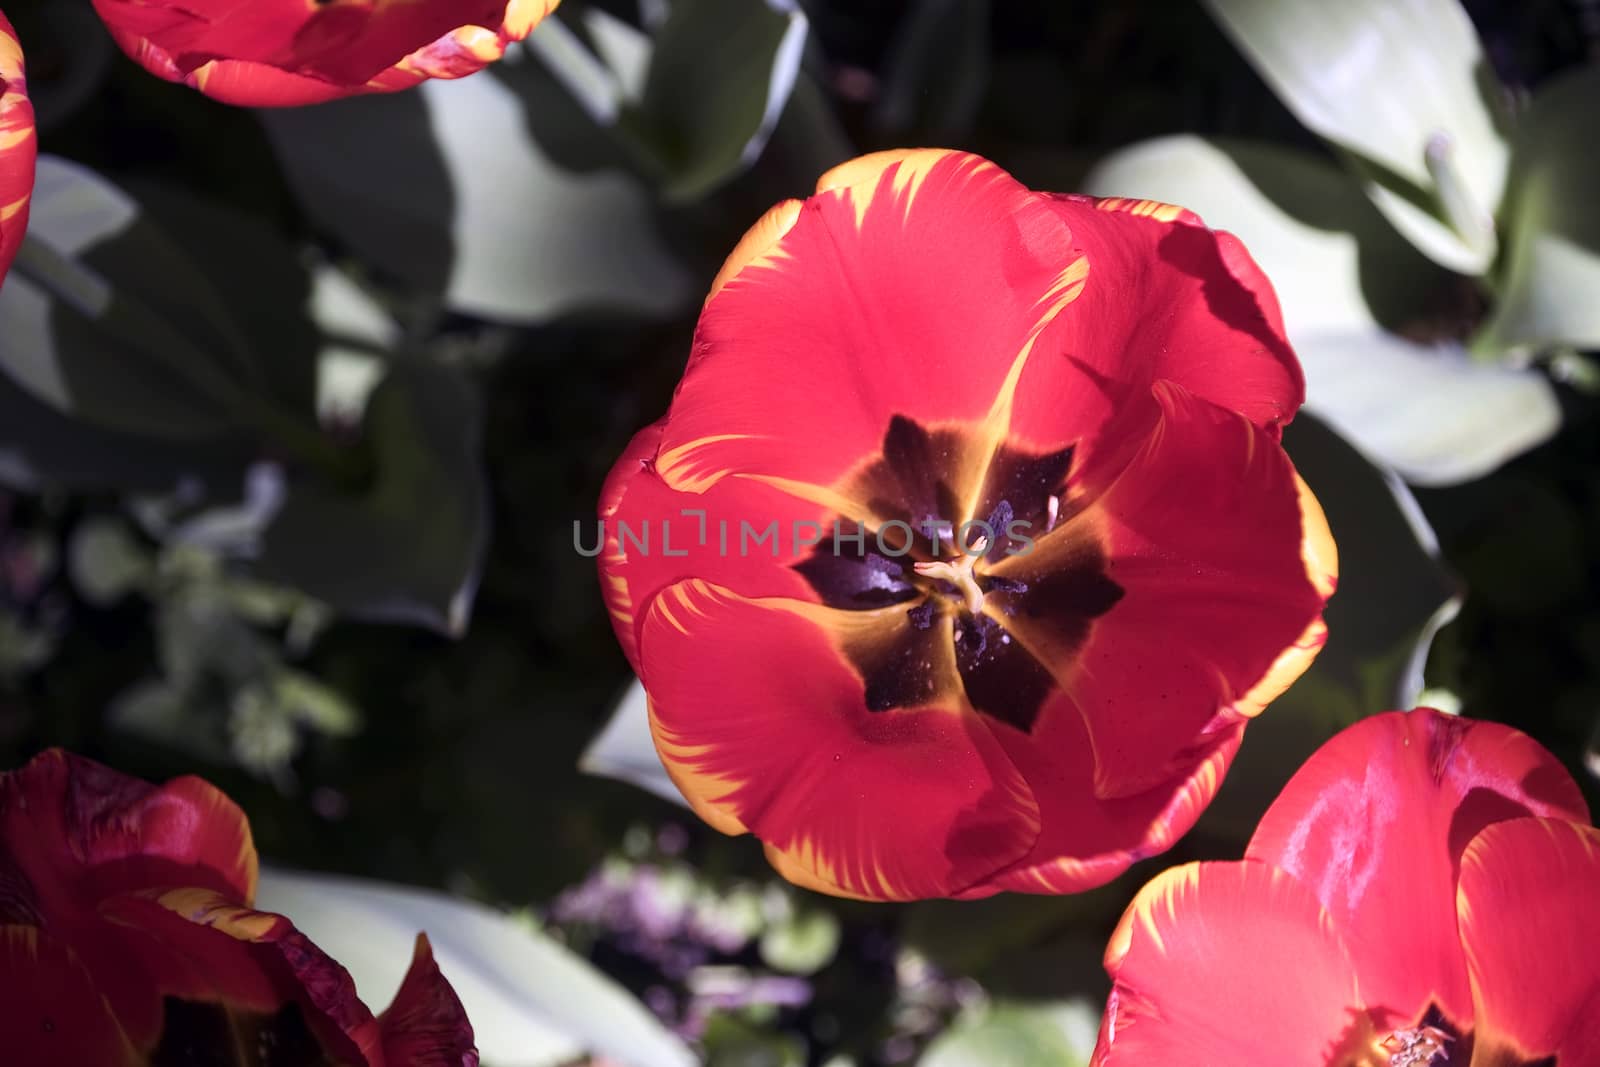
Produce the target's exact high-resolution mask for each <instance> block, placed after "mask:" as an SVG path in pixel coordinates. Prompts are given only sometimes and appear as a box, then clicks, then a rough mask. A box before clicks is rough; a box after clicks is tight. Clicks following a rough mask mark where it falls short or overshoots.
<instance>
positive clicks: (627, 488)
mask: <svg viewBox="0 0 1600 1067" xmlns="http://www.w3.org/2000/svg"><path fill="white" fill-rule="evenodd" d="M664 425H665V421H664V420H663V422H659V423H657V424H655V425H654V426H649V427H646V428H645V429H643V430H641V431H639V433H638V434H637V435H635V437H634V439H633V441H632V442H631V443H630V444H629V445H628V450H627V451H626V452H624V453H623V455H622V458H620V459H619V460H617V463H616V465H615V466H614V467H613V468H612V469H611V474H610V477H608V478H607V479H606V484H605V486H604V488H603V489H602V490H601V494H600V513H599V517H600V522H601V524H602V526H603V533H604V541H603V542H599V541H598V540H597V539H598V536H599V534H598V533H597V531H595V530H592V529H591V530H583V529H581V528H580V530H579V531H578V535H577V536H578V540H579V542H580V546H581V547H582V549H583V550H584V551H590V550H592V549H593V548H594V547H595V546H596V545H597V543H599V544H601V548H602V550H601V555H600V584H601V591H602V593H603V594H604V596H605V599H606V607H607V608H609V609H610V612H611V623H612V626H613V627H614V628H615V630H616V633H617V639H618V641H619V642H621V644H622V651H623V653H624V654H625V655H626V656H627V657H628V662H629V663H630V664H632V665H633V667H634V669H635V670H638V669H639V662H638V651H637V646H638V640H637V630H638V628H639V626H640V625H641V624H642V622H643V618H644V613H645V609H646V608H647V607H648V606H649V603H650V601H651V599H652V598H653V597H654V596H655V595H656V594H657V593H658V592H660V591H661V590H662V589H664V588H666V587H667V586H669V585H672V584H673V583H675V582H679V581H683V580H685V579H688V578H704V579H705V580H707V581H709V582H713V583H715V584H717V585H723V586H727V587H728V588H730V589H732V590H734V591H735V592H737V593H739V594H741V595H743V596H747V597H761V596H781V597H793V598H797V599H802V600H815V599H816V594H815V593H814V592H813V591H812V588H811V585H810V583H809V582H807V581H806V580H805V578H803V577H802V576H801V575H800V573H799V572H798V571H796V570H794V566H793V565H794V564H795V563H797V562H799V561H800V560H801V559H802V558H804V557H805V555H806V551H807V550H806V549H805V548H804V547H797V541H801V540H803V539H806V538H809V539H811V540H812V541H816V540H818V539H820V538H822V537H823V536H824V530H825V526H824V523H826V522H827V521H828V520H830V519H831V518H832V512H830V511H829V509H828V508H826V507H823V506H820V505H817V504H812V503H807V502H806V501H804V500H802V499H800V498H798V497H796V496H793V495H791V494H789V493H785V492H783V491H781V490H779V489H776V488H773V487H772V486H769V485H763V484H761V483H760V482H755V481H751V480H748V479H742V478H731V479H726V480H724V481H722V482H719V483H718V484H716V485H714V486H711V487H708V488H707V489H705V490H704V491H703V492H697V493H684V492H680V491H678V490H676V489H672V488H670V487H668V485H667V484H666V482H665V481H664V480H663V479H662V478H661V476H660V475H659V474H658V473H657V471H656V468H655V459H656V455H657V453H658V452H659V450H660V441H661V433H662V427H663V426H664ZM686 510H688V511H691V512H699V513H703V514H685V511H686ZM769 534H770V536H769Z"/></svg>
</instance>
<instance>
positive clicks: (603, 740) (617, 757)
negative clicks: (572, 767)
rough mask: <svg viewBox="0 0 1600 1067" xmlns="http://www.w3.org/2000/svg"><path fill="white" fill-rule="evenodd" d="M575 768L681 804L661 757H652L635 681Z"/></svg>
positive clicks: (644, 702) (644, 703)
mask: <svg viewBox="0 0 1600 1067" xmlns="http://www.w3.org/2000/svg"><path fill="white" fill-rule="evenodd" d="M578 769H579V770H581V771H583V772H585V773H587V774H597V775H600V776H601V777H603V778H615V779H617V780H618V781H621V782H628V783H630V784H632V785H636V786H638V787H639V788H640V789H643V790H645V791H646V792H650V793H654V794H655V795H656V796H658V797H661V798H663V799H664V800H670V801H672V802H673V803H674V804H684V799H683V794H682V793H680V792H678V787H677V786H675V785H673V784H672V779H671V778H670V777H668V775H667V769H666V768H665V767H663V766H662V765H661V757H660V756H658V755H656V745H655V741H654V740H653V739H652V738H651V736H650V702H649V698H648V697H646V696H645V693H644V686H642V685H640V684H639V682H638V680H637V679H635V680H634V682H633V683H632V684H631V685H629V686H628V690H627V692H626V693H624V694H623V695H622V699H621V700H619V701H617V706H616V708H615V709H614V710H613V711H612V712H611V718H610V719H609V720H607V722H606V725H605V728H604V729H602V730H601V731H600V733H598V734H597V735H595V739H594V740H593V741H591V742H589V747H588V748H586V749H584V751H583V755H582V757H580V758H579V760H578ZM685 806H686V807H687V805H686V804H685Z"/></svg>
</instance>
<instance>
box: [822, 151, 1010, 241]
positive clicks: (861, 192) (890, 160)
mask: <svg viewBox="0 0 1600 1067" xmlns="http://www.w3.org/2000/svg"><path fill="white" fill-rule="evenodd" d="M953 157H964V158H962V167H963V169H964V170H965V171H966V174H965V177H966V179H967V180H969V181H970V180H972V179H973V178H976V177H977V176H979V175H983V174H1003V173H1004V172H1003V171H1001V170H1000V168H999V167H997V166H996V165H995V164H993V163H991V162H989V161H988V160H986V159H983V158H982V157H979V156H971V155H967V154H966V153H963V152H956V151H952V150H950V149H946V148H910V149H906V148H897V149H890V150H888V151H884V152H870V153H868V154H867V155H864V156H858V157H857V158H855V159H852V160H848V161H846V162H844V163H841V164H839V165H838V166H837V167H834V168H833V169H832V170H830V171H828V172H826V173H825V174H823V175H822V177H821V178H819V179H817V192H818V193H828V192H833V191H835V190H838V191H840V193H841V194H842V195H843V196H845V197H846V198H847V199H848V200H849V201H850V207H851V209H852V210H853V211H854V212H855V224H856V229H858V230H859V229H861V228H862V227H863V226H865V225H866V219H867V213H868V212H869V211H870V209H871V208H872V205H873V204H874V203H875V202H876V201H877V199H878V197H877V194H878V186H879V182H880V181H881V180H882V177H883V174H884V172H885V171H887V170H888V169H889V168H890V167H895V168H896V169H895V173H894V177H893V178H891V179H890V184H889V196H890V198H891V199H892V200H895V201H897V202H899V203H900V204H901V205H902V208H903V212H904V213H906V214H909V213H910V211H911V205H912V202H913V201H914V200H915V199H916V197H917V194H918V192H920V191H921V189H922V185H923V183H924V182H926V181H927V179H928V175H929V174H930V173H931V172H932V170H933V169H934V168H935V167H936V166H938V165H939V164H940V163H942V162H944V161H945V160H947V159H950V158H953Z"/></svg>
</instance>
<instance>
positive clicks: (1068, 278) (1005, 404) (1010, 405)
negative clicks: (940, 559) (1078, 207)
mask: <svg viewBox="0 0 1600 1067" xmlns="http://www.w3.org/2000/svg"><path fill="white" fill-rule="evenodd" d="M1088 278H1089V257H1087V256H1079V257H1078V258H1077V259H1074V260H1073V261H1072V262H1070V263H1068V264H1067V265H1066V267H1065V268H1064V269H1063V270H1062V271H1061V273H1060V274H1058V275H1057V276H1056V279H1055V281H1054V282H1052V283H1051V285H1050V288H1049V289H1048V290H1046V291H1045V294H1044V296H1042V297H1041V298H1040V299H1039V302H1038V304H1037V305H1036V309H1037V318H1036V319H1035V321H1034V324H1033V327H1032V328H1031V329H1030V330H1029V331H1028V336H1027V339H1026V340H1025V341H1023V343H1022V350H1021V351H1020V352H1018V353H1017V356H1016V358H1015V359H1014V360H1012V362H1011V369H1010V370H1008V371H1007V372H1006V376H1005V380H1004V381H1002V382H1001V383H1000V391H999V392H998V393H997V394H996V395H995V398H994V403H993V404H991V405H990V406H989V413H988V414H987V415H985V416H984V420H983V423H982V429H981V433H980V436H979V447H978V449H977V452H978V454H979V455H981V456H983V457H984V459H983V462H982V464H981V466H980V467H979V469H978V475H977V477H976V478H975V479H973V484H972V485H971V486H969V487H968V491H967V497H966V499H965V500H964V501H963V502H962V516H961V518H962V521H963V522H965V521H968V520H970V519H973V518H975V517H979V516H976V514H975V513H976V512H977V510H978V504H979V502H980V501H981V500H982V498H983V485H984V482H985V481H987V480H988V477H989V468H990V467H991V466H992V465H993V463H994V457H995V454H996V453H997V452H998V451H999V450H1000V446H1001V445H1002V444H1003V443H1004V442H1005V440H1006V438H1007V436H1009V435H1010V433H1011V413H1012V411H1013V409H1014V408H1015V407H1016V399H1017V386H1018V384H1019V383H1021V381H1022V371H1023V369H1024V368H1025V367H1026V366H1027V363H1028V357H1029V356H1031V355H1032V354H1033V349H1034V346H1035V345H1036V344H1038V343H1039V338H1040V337H1041V336H1043V334H1044V331H1045V330H1046V329H1047V328H1048V327H1049V326H1050V324H1051V323H1052V322H1053V321H1055V318H1056V316H1058V315H1059V314H1061V312H1062V311H1064V310H1065V309H1066V308H1067V306H1068V305H1069V304H1071V303H1072V302H1073V301H1074V300H1076V299H1078V296H1079V295H1080V294H1081V293H1082V292H1083V287H1084V285H1085V283H1086V282H1087V281H1088Z"/></svg>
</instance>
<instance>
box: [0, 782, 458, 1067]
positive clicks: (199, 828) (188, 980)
mask: <svg viewBox="0 0 1600 1067" xmlns="http://www.w3.org/2000/svg"><path fill="white" fill-rule="evenodd" d="M256 871H257V865H256V852H255V847H254V845H253V844H252V843H251V839H250V827H249V824H248V823H247V822H246V821H245V817H244V814H243V813H242V812H241V811H240V810H239V809H238V807H236V806H235V805H234V804H233V802H232V801H230V800H229V799H228V798H227V797H226V796H224V795H223V794H222V793H220V792H218V791H217V790H216V789H215V788H213V787H212V786H210V785H208V784H206V783H205V782H203V781H200V780H199V779H197V778H178V779H175V780H173V781H171V782H168V783H167V784H166V785H164V786H161V787H155V786H151V785H148V784H146V783H144V782H140V781H137V780H135V779H132V778H128V777H125V776H123V775H121V774H118V773H117V772H115V771H112V770H110V769H108V768H106V767H103V766H101V765H99V764H97V763H94V762H91V761H89V760H86V759H81V758H79V757H76V756H72V755H69V754H66V753H63V752H60V751H51V752H46V753H44V754H43V755H41V756H39V757H38V758H36V759H34V760H33V761H32V762H31V763H29V764H28V765H27V766H26V767H24V768H22V769H21V770H19V771H15V772H12V773H10V774H6V775H3V776H0V1003H3V1004H4V1005H5V1007H4V1010H3V1011H0V1050H3V1051H0V1060H3V1061H4V1062H5V1063H7V1064H15V1065H16V1067H66V1065H73V1067H77V1065H83V1067H90V1065H93V1067H121V1065H128V1067H134V1065H141V1067H142V1065H146V1064H151V1065H154V1064H179V1063H182V1064H197V1063H205V1064H217V1065H218V1067H224V1065H226V1067H232V1065H235V1064H238V1065H241V1067H242V1065H245V1064H262V1065H265V1064H269V1063H270V1064H275V1065H276V1064H282V1065H285V1067H288V1065H293V1067H331V1065H333V1064H339V1065H341V1067H472V1065H475V1064H476V1063H477V1062H478V1056H477V1052H476V1051H475V1050H474V1049H473V1039H472V1028H471V1027H470V1026H469V1025H468V1023H467V1020H466V1016H465V1014H464V1013H463V1012H462V1010H461V1005H460V1003H459V1002H458V1001H457V1000H456V997H455V994H454V992H453V991H452V990H451V989H450V986H449V984H448V983H447V982H446V981H445V980H444V978H443V977H442V976H441V975H440V973H439V969H438V967H437V966H435V965H434V962H433V957H432V954H431V952H430V950H429V947H428V942H427V940H426V938H420V937H419V938H418V942H417V951H416V956H415V958H414V960H413V962H412V965H411V970H410V972H409V973H408V974H407V976H406V978H405V981H404V982H403V983H402V984H401V987H400V991H399V992H398V993H397V994H396V995H395V1000H394V1003H393V1004H392V1005H391V1006H390V1007H389V1010H388V1011H386V1012H384V1013H383V1015H381V1016H379V1017H377V1018H374V1017H373V1015H372V1013H371V1012H370V1011H368V1010H367V1008H366V1007H365V1006H364V1005H363V1004H362V1003H361V1001H360V1000H359V999H357V997H356V991H355V987H354V985H353V984H352V982H351V980H350V977H349V975H348V974H346V973H345V971H344V969H343V968H342V967H340V966H339V965H338V964H337V963H335V962H334V961H333V960H331V959H329V958H328V957H327V956H326V955H324V954H323V953H322V952H321V951H319V950H318V949H317V947H316V946H315V945H313V944H312V943H311V942H310V941H309V940H307V939H306V938H305V936H304V935H302V934H300V933H299V932H298V931H297V930H296V929H295V928H294V926H293V925H291V924H290V922H289V920H288V919H285V918H283V917H282V916H279V915H273V914H270V913H267V912H260V911H254V910H252V909H251V907H250V901H251V899H252V896H253V894H254V892H255V883H256Z"/></svg>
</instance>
